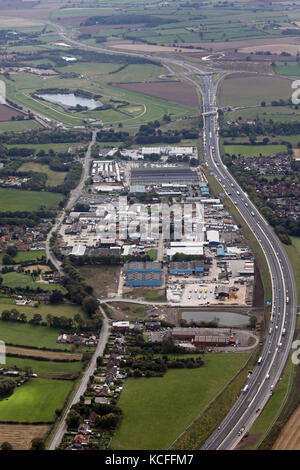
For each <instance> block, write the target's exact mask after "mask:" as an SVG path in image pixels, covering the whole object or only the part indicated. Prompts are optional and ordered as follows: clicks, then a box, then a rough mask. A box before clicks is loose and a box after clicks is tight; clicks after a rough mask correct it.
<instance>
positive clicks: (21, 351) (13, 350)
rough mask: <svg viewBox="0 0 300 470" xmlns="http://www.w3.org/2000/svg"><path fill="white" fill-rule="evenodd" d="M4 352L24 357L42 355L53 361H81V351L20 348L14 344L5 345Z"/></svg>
mask: <svg viewBox="0 0 300 470" xmlns="http://www.w3.org/2000/svg"><path fill="white" fill-rule="evenodd" d="M6 352H7V353H8V354H13V355H14V356H24V357H26V358H27V357H28V356H30V358H32V359H35V358H39V357H43V358H45V359H47V360H48V361H55V360H57V359H59V360H61V359H63V360H74V361H81V359H82V354H81V353H67V352H54V351H44V350H41V349H30V348H21V347H16V346H6ZM37 360H38V359H37Z"/></svg>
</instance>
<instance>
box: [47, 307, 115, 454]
mask: <svg viewBox="0 0 300 470" xmlns="http://www.w3.org/2000/svg"><path fill="white" fill-rule="evenodd" d="M100 310H101V313H102V315H103V325H102V328H101V332H100V336H99V341H98V344H97V347H96V349H95V352H94V354H93V357H92V359H91V361H90V363H89V366H88V368H87V369H86V370H85V371H84V374H83V377H82V379H81V382H80V384H79V387H78V388H77V390H76V393H75V395H74V397H73V399H72V401H71V402H70V403H69V405H68V407H67V408H66V409H65V412H64V415H63V417H62V419H61V421H60V423H59V425H58V427H57V429H56V430H55V434H54V436H53V438H52V441H51V443H50V445H49V447H48V450H55V449H56V447H58V446H59V444H60V443H61V440H62V438H63V435H64V434H65V432H67V425H66V417H67V415H68V413H69V411H70V408H71V407H72V406H73V405H74V404H75V403H78V402H79V399H80V397H81V395H83V394H84V392H85V390H86V388H87V384H88V381H89V378H90V376H91V375H93V373H94V371H95V369H96V361H97V357H98V356H102V355H103V352H104V349H105V345H106V343H107V340H108V335H109V321H108V318H107V316H106V314H105V312H104V310H103V309H102V307H101V306H100Z"/></svg>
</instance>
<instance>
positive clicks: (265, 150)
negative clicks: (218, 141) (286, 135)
mask: <svg viewBox="0 0 300 470" xmlns="http://www.w3.org/2000/svg"><path fill="white" fill-rule="evenodd" d="M224 149H225V153H228V154H229V155H236V156H238V155H241V156H243V157H259V156H260V155H262V156H263V157H268V156H270V155H274V154H275V153H278V152H285V151H286V146H285V145H225V146H224Z"/></svg>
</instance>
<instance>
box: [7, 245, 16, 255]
mask: <svg viewBox="0 0 300 470" xmlns="http://www.w3.org/2000/svg"><path fill="white" fill-rule="evenodd" d="M6 253H7V254H8V255H9V256H11V257H12V258H14V257H15V256H16V254H17V253H18V249H17V247H16V246H15V245H10V246H9V247H8V248H7V250H6Z"/></svg>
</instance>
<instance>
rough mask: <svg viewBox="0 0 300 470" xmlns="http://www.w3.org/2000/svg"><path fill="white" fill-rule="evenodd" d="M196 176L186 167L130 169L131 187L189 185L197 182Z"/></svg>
mask: <svg viewBox="0 0 300 470" xmlns="http://www.w3.org/2000/svg"><path fill="white" fill-rule="evenodd" d="M198 179H199V178H198V174H197V172H196V171H193V170H192V169H191V168H189V167H187V166H176V167H174V166H170V167H166V166H164V167H158V166H156V167H151V168H146V167H143V168H141V167H140V168H132V170H131V184H132V185H161V184H164V183H169V184H172V183H181V184H187V185H191V184H193V183H197V182H198Z"/></svg>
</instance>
